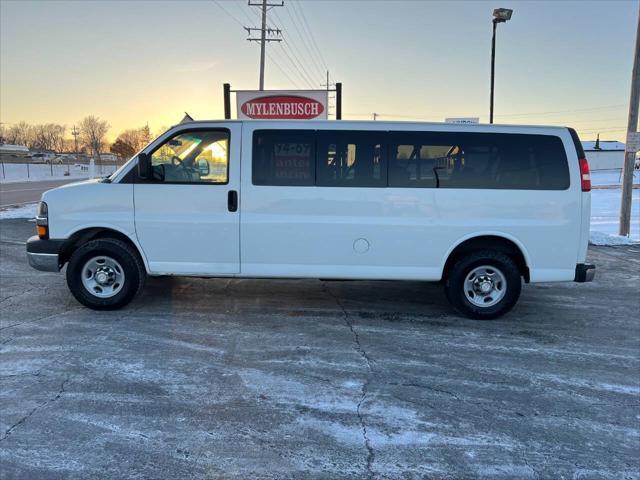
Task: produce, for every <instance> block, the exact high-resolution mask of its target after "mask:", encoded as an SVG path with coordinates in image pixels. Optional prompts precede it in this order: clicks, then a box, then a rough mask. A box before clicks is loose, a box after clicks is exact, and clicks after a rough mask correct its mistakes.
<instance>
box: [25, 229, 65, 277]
mask: <svg viewBox="0 0 640 480" xmlns="http://www.w3.org/2000/svg"><path fill="white" fill-rule="evenodd" d="M62 243H63V241H62V240H43V239H41V238H38V236H37V235H34V236H33V237H31V238H30V239H29V240H27V259H28V260H29V265H31V266H32V267H33V268H35V269H36V270H41V271H43V272H59V271H60V255H59V254H60V249H61V248H62Z"/></svg>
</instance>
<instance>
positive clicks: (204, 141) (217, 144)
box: [151, 130, 229, 184]
mask: <svg viewBox="0 0 640 480" xmlns="http://www.w3.org/2000/svg"><path fill="white" fill-rule="evenodd" d="M151 167H152V169H153V180H152V182H153V183H211V184H226V183H227V182H228V180H229V178H228V175H229V173H228V172H229V132H228V131H227V130H194V131H190V132H183V133H180V134H178V135H176V136H174V137H171V138H170V139H169V140H167V141H166V142H165V143H163V144H162V145H161V146H160V147H158V148H156V149H155V150H154V151H153V153H152V154H151Z"/></svg>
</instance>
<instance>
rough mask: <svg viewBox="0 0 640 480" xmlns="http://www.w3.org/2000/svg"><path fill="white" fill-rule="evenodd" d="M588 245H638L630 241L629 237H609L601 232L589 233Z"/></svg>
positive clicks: (634, 241) (609, 235)
mask: <svg viewBox="0 0 640 480" xmlns="http://www.w3.org/2000/svg"><path fill="white" fill-rule="evenodd" d="M589 243H591V244H592V245H608V246H616V245H635V244H636V243H638V241H636V240H632V239H631V238H629V237H621V236H620V235H611V234H608V233H603V232H593V231H592V232H591V235H590V237H589Z"/></svg>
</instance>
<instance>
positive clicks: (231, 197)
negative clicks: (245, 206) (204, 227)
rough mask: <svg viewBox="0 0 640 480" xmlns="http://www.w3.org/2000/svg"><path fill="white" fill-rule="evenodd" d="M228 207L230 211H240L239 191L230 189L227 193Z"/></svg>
mask: <svg viewBox="0 0 640 480" xmlns="http://www.w3.org/2000/svg"><path fill="white" fill-rule="evenodd" d="M227 208H228V209H229V211H230V212H237V211H238V192H237V191H236V190H229V193H228V194H227Z"/></svg>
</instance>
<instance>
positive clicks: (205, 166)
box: [196, 158, 210, 177]
mask: <svg viewBox="0 0 640 480" xmlns="http://www.w3.org/2000/svg"><path fill="white" fill-rule="evenodd" d="M196 168H197V169H198V173H199V174H200V176H201V177H206V176H207V175H209V171H210V169H209V162H207V161H206V160H205V159H204V158H200V159H198V160H197V162H196Z"/></svg>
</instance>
